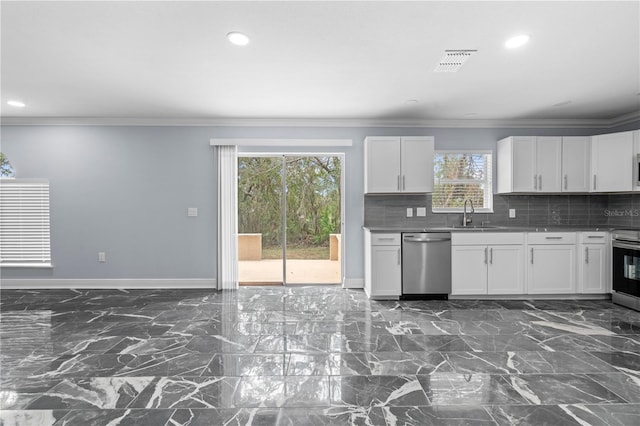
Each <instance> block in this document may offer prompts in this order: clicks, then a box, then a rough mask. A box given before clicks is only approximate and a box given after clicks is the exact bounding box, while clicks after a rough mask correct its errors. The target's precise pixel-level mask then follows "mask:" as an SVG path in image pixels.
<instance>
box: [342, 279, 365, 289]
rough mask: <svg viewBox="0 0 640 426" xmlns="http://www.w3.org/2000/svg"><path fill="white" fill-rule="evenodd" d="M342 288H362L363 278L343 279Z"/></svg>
mask: <svg viewBox="0 0 640 426" xmlns="http://www.w3.org/2000/svg"><path fill="white" fill-rule="evenodd" d="M344 288H364V278H345V280H344Z"/></svg>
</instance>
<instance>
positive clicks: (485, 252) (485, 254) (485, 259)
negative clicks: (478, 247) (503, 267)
mask: <svg viewBox="0 0 640 426" xmlns="http://www.w3.org/2000/svg"><path fill="white" fill-rule="evenodd" d="M488 250H489V249H488V248H487V247H485V248H484V264H485V265H486V264H487V251H488Z"/></svg>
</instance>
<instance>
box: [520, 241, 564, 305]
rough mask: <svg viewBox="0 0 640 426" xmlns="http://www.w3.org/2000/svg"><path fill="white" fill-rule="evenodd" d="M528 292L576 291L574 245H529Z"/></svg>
mask: <svg viewBox="0 0 640 426" xmlns="http://www.w3.org/2000/svg"><path fill="white" fill-rule="evenodd" d="M528 254H529V265H528V269H529V274H528V278H529V294H557V293H562V294H565V293H575V292H576V246H575V244H573V245H548V246H545V245H540V246H529V253H528Z"/></svg>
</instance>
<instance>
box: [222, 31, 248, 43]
mask: <svg viewBox="0 0 640 426" xmlns="http://www.w3.org/2000/svg"><path fill="white" fill-rule="evenodd" d="M227 40H229V42H230V43H231V44H235V45H236V46H246V45H247V44H249V37H247V35H246V34H242V33H239V32H236V31H234V32H230V33H229V34H227Z"/></svg>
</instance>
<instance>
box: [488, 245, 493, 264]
mask: <svg viewBox="0 0 640 426" xmlns="http://www.w3.org/2000/svg"><path fill="white" fill-rule="evenodd" d="M489 263H490V264H491V265H493V247H491V248H490V249H489Z"/></svg>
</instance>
